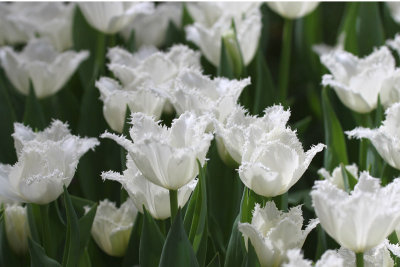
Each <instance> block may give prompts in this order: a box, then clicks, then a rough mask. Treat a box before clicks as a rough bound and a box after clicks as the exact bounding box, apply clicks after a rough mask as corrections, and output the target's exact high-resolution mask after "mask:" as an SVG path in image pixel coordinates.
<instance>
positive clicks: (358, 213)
mask: <svg viewBox="0 0 400 267" xmlns="http://www.w3.org/2000/svg"><path fill="white" fill-rule="evenodd" d="M399 186H400V180H399V179H396V180H394V181H393V182H392V183H390V184H389V185H387V186H386V187H381V186H380V179H377V178H373V177H371V176H370V175H369V174H368V173H367V172H362V173H361V174H360V177H359V179H358V183H357V184H356V185H355V187H354V190H353V191H351V192H350V193H347V192H346V191H344V190H342V189H340V188H338V187H337V186H336V185H334V184H332V183H331V182H330V181H328V180H324V181H316V182H315V185H314V188H313V190H312V191H311V197H312V203H313V206H314V208H315V212H316V214H317V216H318V218H319V220H320V222H321V226H322V227H323V228H324V230H325V231H326V232H327V233H328V234H329V235H330V236H331V237H332V238H333V239H335V240H336V242H338V243H339V244H340V245H341V246H343V247H345V248H347V249H349V250H351V251H353V252H355V253H361V252H365V251H367V250H369V249H371V248H373V247H376V246H378V245H379V244H381V243H382V242H383V241H384V240H385V238H386V237H387V236H388V235H389V234H391V233H392V232H393V231H394V229H395V227H397V226H398V225H399V223H400V205H399V204H400V200H399V192H400V190H399Z"/></svg>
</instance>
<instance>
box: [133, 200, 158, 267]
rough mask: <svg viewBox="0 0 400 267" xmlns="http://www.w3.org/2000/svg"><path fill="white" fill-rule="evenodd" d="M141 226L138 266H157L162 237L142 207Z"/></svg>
mask: <svg viewBox="0 0 400 267" xmlns="http://www.w3.org/2000/svg"><path fill="white" fill-rule="evenodd" d="M143 212H144V215H143V225H142V234H141V237H140V246H139V265H140V266H142V267H153V266H158V264H159V262H160V257H161V252H162V250H163V245H164V236H163V235H162V233H161V231H160V229H159V228H158V226H157V224H156V223H155V221H154V219H153V218H152V217H151V215H150V214H149V213H148V212H147V210H146V208H145V207H143Z"/></svg>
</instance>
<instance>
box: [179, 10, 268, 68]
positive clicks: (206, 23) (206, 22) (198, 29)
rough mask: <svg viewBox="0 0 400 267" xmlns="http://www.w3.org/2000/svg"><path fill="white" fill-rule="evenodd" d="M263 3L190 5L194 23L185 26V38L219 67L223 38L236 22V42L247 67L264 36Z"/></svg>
mask: <svg viewBox="0 0 400 267" xmlns="http://www.w3.org/2000/svg"><path fill="white" fill-rule="evenodd" d="M259 7H260V3H257V2H242V3H239V2H236V3H235V2H231V3H229V2H203V3H188V4H187V9H188V11H189V13H190V15H191V16H192V18H193V20H194V24H192V25H189V26H186V27H185V31H186V38H187V40H189V41H192V42H193V43H195V44H196V45H197V46H198V47H199V48H200V50H201V51H202V53H203V55H204V56H205V57H206V58H207V60H208V61H209V62H211V63H212V64H213V65H214V66H219V61H220V54H221V38H222V37H223V36H224V35H226V34H227V33H229V32H231V30H232V28H231V27H232V21H234V23H235V28H236V34H237V40H238V43H239V46H240V49H241V53H242V56H243V61H244V62H243V63H244V64H245V65H246V66H247V65H248V64H249V63H250V62H251V60H252V59H253V57H254V55H255V53H256V50H257V47H258V41H259V38H260V35H261V28H262V23H261V12H260V10H259Z"/></svg>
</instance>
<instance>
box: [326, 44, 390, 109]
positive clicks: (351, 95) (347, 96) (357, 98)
mask: <svg viewBox="0 0 400 267" xmlns="http://www.w3.org/2000/svg"><path fill="white" fill-rule="evenodd" d="M321 62H322V63H323V64H324V65H325V66H326V67H327V68H328V70H329V71H330V72H331V74H326V75H324V76H323V77H322V84H323V85H324V86H327V85H329V86H331V87H332V88H333V89H334V90H335V92H336V94H337V95H338V97H339V99H340V100H341V101H342V103H343V104H344V105H345V106H346V107H348V108H349V109H351V110H354V111H356V112H358V113H367V112H370V111H372V110H373V109H375V108H376V106H377V103H378V95H379V93H380V92H381V90H382V88H383V85H384V83H385V82H386V80H387V79H388V78H389V77H391V76H392V75H393V73H394V71H395V60H394V57H393V55H392V54H391V53H390V51H389V49H388V48H387V47H385V46H383V47H381V48H379V49H377V50H375V51H374V52H372V53H371V54H370V55H368V56H367V57H365V58H362V59H360V58H358V57H356V56H354V55H353V54H351V53H349V52H346V51H343V50H333V51H332V52H330V53H328V54H324V55H322V56H321Z"/></svg>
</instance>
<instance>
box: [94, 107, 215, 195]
mask: <svg viewBox="0 0 400 267" xmlns="http://www.w3.org/2000/svg"><path fill="white" fill-rule="evenodd" d="M131 123H132V128H131V129H130V135H131V138H132V140H133V142H132V141H130V140H128V139H126V138H124V137H123V136H117V135H115V134H110V133H107V132H106V133H104V134H103V135H102V136H101V137H102V138H111V139H113V140H114V141H116V142H117V143H118V144H120V145H121V146H123V147H124V148H125V149H126V150H127V151H128V152H129V155H130V156H131V157H132V159H133V161H134V162H135V164H136V166H137V168H138V169H139V170H140V172H141V173H142V174H143V176H144V177H146V179H148V180H149V181H150V182H153V183H154V184H156V185H158V186H161V187H164V188H166V189H169V190H177V189H179V188H181V187H182V186H184V185H186V184H188V183H189V182H190V181H192V180H193V179H194V178H195V177H196V176H197V174H198V172H199V169H198V166H197V160H199V161H200V163H201V165H203V164H204V162H205V159H206V154H207V151H208V148H209V146H210V142H211V140H212V138H213V136H212V134H209V133H205V130H206V128H207V126H208V124H209V118H208V117H206V116H201V117H196V116H195V115H194V114H193V113H190V112H186V113H184V114H182V115H181V116H180V117H179V118H178V119H175V120H174V121H173V122H172V125H171V128H167V127H163V126H161V125H159V124H158V122H156V121H154V119H153V118H152V117H149V116H147V115H145V114H143V113H133V114H132V118H131Z"/></svg>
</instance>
